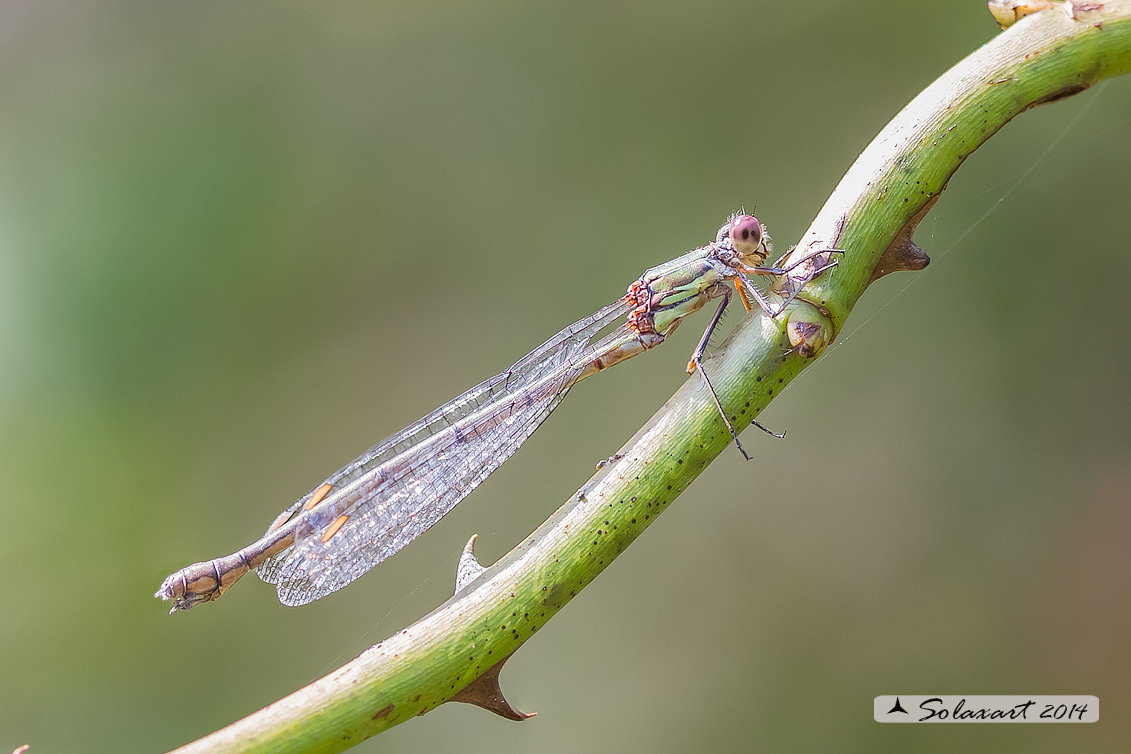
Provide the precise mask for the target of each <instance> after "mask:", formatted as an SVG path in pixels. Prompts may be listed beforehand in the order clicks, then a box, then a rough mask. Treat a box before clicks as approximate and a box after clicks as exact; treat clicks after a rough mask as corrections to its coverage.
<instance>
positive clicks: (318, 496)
mask: <svg viewBox="0 0 1131 754" xmlns="http://www.w3.org/2000/svg"><path fill="white" fill-rule="evenodd" d="M332 489H334V485H332V484H330V483H329V482H326V484H324V485H322V486H321V487H319V488H318V489H316V490H315V491H314V494H313V495H311V496H310V499H309V500H307V501H306V505H304V506H302V509H303V510H304V511H308V510H310V509H311V508H313V507H314V506H316V505H318V504H319V503H321V502H322V501H323V500H324V499H325V498H326V496H327V495H329V494H330V490H332Z"/></svg>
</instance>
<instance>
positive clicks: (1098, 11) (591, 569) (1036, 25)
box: [178, 0, 1131, 752]
mask: <svg viewBox="0 0 1131 754" xmlns="http://www.w3.org/2000/svg"><path fill="white" fill-rule="evenodd" d="M997 5H1001V3H1000V2H997ZM1010 5H1011V7H1012V6H1019V5H1022V4H1019V3H1012V4H1010ZM1045 5H1048V3H1045ZM1054 5H1056V7H1054V8H1052V9H1051V10H1045V11H1043V12H1039V13H1035V14H1033V15H1028V16H1025V17H1024V18H1021V20H1020V21H1018V22H1017V23H1015V24H1013V25H1012V26H1011V27H1010V28H1009V29H1008V30H1006V31H1005V32H1004V33H1002V34H1001V35H999V36H998V37H997V38H995V39H994V40H992V41H991V42H990V43H988V44H987V45H985V46H984V47H982V48H981V49H980V50H977V51H976V52H974V53H973V54H972V55H970V56H969V57H968V58H966V59H965V60H963V61H962V62H961V63H959V64H958V65H956V66H955V67H954V68H952V69H951V70H950V71H948V72H947V73H946V74H944V75H943V76H942V77H941V78H939V79H938V80H937V81H936V82H935V83H933V84H932V85H931V86H930V87H928V88H927V89H926V90H925V91H924V92H923V93H922V94H920V95H919V96H918V97H916V98H915V100H914V101H912V102H911V103H910V104H909V105H908V106H907V107H906V108H904V110H903V111H902V112H901V113H899V114H898V115H897V116H896V117H895V118H894V119H893V120H892V121H891V122H890V123H889V124H888V125H887V127H885V128H884V130H883V131H882V132H881V133H880V134H879V136H877V137H876V139H875V140H874V141H873V142H872V144H871V145H870V146H869V147H868V148H867V149H866V150H865V151H864V153H863V154H861V155H860V157H859V159H857V161H856V163H855V164H854V165H853V166H852V168H851V169H850V170H849V171H848V173H847V174H846V175H845V176H844V178H843V180H841V182H840V184H839V185H838V186H837V188H836V190H835V191H834V192H833V194H832V196H831V197H830V198H829V200H828V201H827V202H826V204H825V206H824V207H823V208H822V209H821V211H820V213H819V214H818V215H817V217H816V219H815V220H814V221H813V224H812V225H811V226H810V228H809V230H808V231H807V232H806V234H805V235H804V236H803V238H802V242H801V243H800V244H799V246H798V251H799V252H805V251H807V250H809V249H816V248H822V247H824V248H829V247H836V248H839V249H843V250H845V254H844V255H843V259H841V260H840V264H839V267H837V268H836V270H835V271H834V274H826V275H824V276H822V277H820V278H819V279H818V280H816V281H815V282H814V283H812V284H810V285H809V286H808V287H807V288H806V289H805V290H804V291H803V292H802V293H801V295H800V296H799V297H798V299H797V300H796V301H795V302H794V304H793V305H791V307H790V308H789V309H788V310H787V312H786V313H785V314H784V315H782V316H781V317H779V318H778V319H770V318H768V317H766V316H764V315H761V314H759V313H755V315H753V316H750V317H747V318H746V319H744V320H743V321H742V322H741V323H740V324H739V326H738V328H737V329H736V331H735V332H734V333H733V335H732V336H731V337H730V338H729V339H728V340H727V342H726V343H725V344H723V346H722V347H721V348H720V349H719V351H718V353H717V354H716V356H715V358H714V359H712V360H711V362H710V370H711V375H712V382H713V383H714V385H715V387H716V390H717V391H718V392H719V394H720V396H722V398H723V401H724V404H725V405H726V406H727V407H728V410H729V412H730V413H731V414H732V416H733V419H734V421H735V423H736V424H738V425H745V424H748V423H749V421H750V420H752V419H753V418H754V417H755V416H757V414H758V412H759V411H761V410H762V409H763V408H764V407H765V406H766V405H767V404H768V403H769V402H770V401H771V400H773V398H774V397H775V396H776V395H777V394H778V393H780V392H781V388H782V387H783V386H784V385H785V384H786V383H788V382H789V381H790V380H792V379H793V378H794V377H795V376H796V375H797V374H798V373H799V372H800V371H801V370H802V369H803V368H805V367H806V366H807V365H808V364H810V363H811V362H812V360H813V358H814V357H815V356H816V355H818V354H819V353H820V352H821V350H822V349H823V348H824V347H825V346H826V345H827V344H828V343H829V342H830V341H831V340H832V339H833V337H835V334H836V333H837V332H838V331H839V329H840V327H841V326H842V325H843V323H844V320H845V318H846V317H847V316H848V314H849V312H851V310H852V307H853V306H854V305H855V303H856V301H857V300H858V299H859V298H860V296H861V294H862V293H863V292H864V290H865V288H867V286H868V285H869V284H870V283H871V281H872V280H875V279H877V278H878V277H880V276H882V275H884V274H887V273H888V272H891V271H894V270H900V269H922V267H924V266H925V265H926V261H927V260H926V255H925V254H923V253H922V251H921V250H919V249H918V248H917V247H916V246H915V245H914V244H913V243H912V242H911V236H912V234H913V232H914V229H915V226H916V225H917V224H918V222H919V220H921V219H922V217H923V215H924V214H925V213H926V212H927V211H928V210H929V209H930V206H931V204H932V203H933V202H934V200H935V199H937V197H938V195H939V193H940V192H941V191H942V190H943V189H944V188H945V186H946V183H947V181H948V180H949V178H950V176H951V175H952V174H953V173H954V171H955V170H956V169H957V168H958V166H959V165H961V164H962V162H963V160H965V159H966V157H967V156H968V155H970V154H971V153H972V152H973V151H974V150H975V149H977V148H978V147H979V146H980V145H981V144H982V143H983V142H985V141H986V139H988V138H989V137H990V136H991V135H993V134H994V133H995V132H996V131H997V130H998V129H1000V128H1001V127H1002V126H1003V125H1005V124H1006V123H1007V122H1009V120H1010V119H1012V118H1013V117H1014V116H1015V115H1017V114H1019V113H1021V112H1023V111H1025V110H1027V109H1029V108H1031V107H1034V106H1036V105H1039V104H1042V103H1045V102H1051V101H1054V100H1057V99H1060V98H1063V97H1066V96H1069V95H1071V94H1075V93H1077V92H1080V91H1082V90H1084V89H1086V88H1087V87H1089V86H1091V85H1093V84H1095V83H1097V82H1098V81H1100V80H1102V79H1105V78H1108V77H1111V76H1115V75H1118V74H1121V73H1125V72H1127V71H1128V70H1131V0H1120V1H1119V2H1106V3H1103V4H1102V5H1100V4H1097V3H1088V4H1085V3H1080V2H1077V3H1074V4H1073V3H1063V4H1054ZM1015 15H1016V16H1017V17H1020V15H1022V14H1020V13H1017V14H1015ZM729 443H730V435H729V434H728V432H727V430H726V428H725V427H724V425H723V423H722V421H721V420H720V419H719V417H718V415H717V414H716V411H715V408H714V405H713V404H712V402H711V400H710V398H709V396H708V394H707V391H706V389H705V388H704V386H703V383H702V380H700V379H699V378H698V377H697V376H693V377H692V378H691V379H689V380H688V381H687V382H686V383H685V384H684V385H683V386H682V387H681V388H680V389H679V390H678V391H677V392H676V393H675V395H674V396H673V397H672V398H671V399H670V400H669V401H668V402H667V403H666V404H665V405H664V406H663V408H661V409H660V411H659V412H657V413H656V415H655V416H653V417H652V418H651V419H650V420H649V421H648V423H647V424H645V426H644V427H643V428H641V429H640V431H638V432H637V433H636V434H635V435H634V436H633V437H632V439H630V440H629V441H628V442H627V443H626V444H625V446H624V447H623V448H622V449H621V451H620V453H618V455H617V456H616V457H615V458H614V459H613V460H612V461H611V462H610V463H609V464H607V465H606V466H605V467H604V468H602V469H600V470H599V471H598V473H597V474H596V475H595V476H594V477H593V478H592V479H591V480H590V481H589V482H588V483H587V484H586V485H585V487H583V488H582V490H581V491H580V492H579V493H577V494H576V495H575V496H574V497H573V498H571V499H570V500H569V501H568V502H567V503H566V504H565V505H563V506H562V507H561V508H560V509H559V510H558V511H556V512H555V513H554V514H553V515H552V516H551V517H550V518H549V520H547V521H546V522H545V523H544V524H543V525H542V526H540V527H539V528H538V529H537V530H536V531H535V532H533V533H532V534H531V535H530V536H529V537H528V538H527V539H526V540H525V541H523V542H522V543H521V544H520V545H518V546H517V547H516V548H515V549H514V550H512V551H511V552H510V553H509V554H507V555H506V557H504V558H503V559H502V560H500V561H499V562H498V563H496V564H495V565H494V566H491V567H490V568H487V569H482V568H481V567H479V566H478V564H477V563H475V562H474V561H473V556H471V555H470V543H469V554H466V555H465V556H464V558H462V559H461V568H460V572H461V577H460V580H459V582H458V583H457V591H456V594H455V595H454V596H453V597H452V598H451V599H450V600H448V601H447V602H446V603H444V604H443V605H441V606H440V607H438V608H437V609H436V610H434V611H433V612H431V613H430V614H429V615H427V616H425V617H424V618H422V619H420V620H419V621H417V622H416V623H414V624H413V625H411V626H409V627H407V628H405V629H404V630H402V631H400V632H398V633H397V634H395V635H394V636H391V637H389V638H388V639H386V640H384V641H382V642H381V643H379V644H377V645H376V646H374V647H372V648H370V649H369V650H367V651H365V652H364V653H362V654H361V655H360V656H359V657H357V658H356V659H355V660H353V661H351V662H350V663H348V664H347V665H345V666H344V667H342V668H340V669H339V670H337V671H335V672H334V673H331V674H330V675H328V676H326V677H324V678H322V679H319V680H318V681H315V682H314V683H312V684H310V685H309V686H307V687H305V688H303V689H301V690H299V691H297V692H295V693H294V694H292V695H290V696H288V697H286V698H284V699H281V700H280V701H278V702H275V703H274V704H271V705H269V706H268V707H266V708H264V709H262V710H260V711H259V712H256V713H254V714H252V715H250V716H249V717H247V718H244V719H243V720H240V721H239V722H237V723H234V724H232V725H230V726H228V727H227V728H224V729H222V730H220V731H217V732H216V733H213V734H211V735H210V736H207V737H205V738H203V739H200V740H199V741H196V742H195V743H192V744H189V745H187V746H185V747H183V748H182V749H178V751H180V752H205V751H207V752H260V751H272V752H308V751H319V752H332V751H341V750H343V749H346V748H348V747H350V746H352V745H353V744H356V743H358V742H360V741H362V740H364V739H366V738H368V737H370V736H373V735H375V734H376V733H379V732H381V731H382V730H384V729H386V728H388V727H391V726H393V725H396V724H398V723H401V722H404V721H405V720H408V719H410V718H412V717H414V716H416V715H421V714H424V713H426V712H428V711H429V710H432V709H434V708H435V707H437V706H439V705H440V704H442V703H443V702H445V701H452V700H457V701H468V702H471V703H476V704H480V705H481V706H485V707H487V708H489V709H492V711H495V712H498V713H500V714H503V715H505V716H507V717H511V718H512V719H520V718H521V717H523V715H522V713H518V712H515V711H514V710H513V709H512V708H511V707H510V705H508V704H507V703H506V700H505V699H503V698H502V694H501V692H500V691H499V688H498V672H499V669H500V668H501V666H502V663H503V662H504V661H505V660H506V659H507V658H508V657H510V655H511V654H513V653H514V651H515V650H516V649H518V648H519V647H520V646H521V645H522V644H523V643H524V642H525V641H526V640H527V639H529V638H530V637H531V636H533V635H534V633H535V632H537V631H538V630H540V629H541V628H542V626H544V625H545V623H546V621H548V620H549V619H550V618H551V617H553V615H554V614H555V613H556V612H557V611H559V610H560V609H561V608H562V607H563V606H565V604H566V603H567V602H569V601H570V599H572V598H573V597H574V596H575V595H576V594H577V593H578V592H579V591H581V589H583V588H584V587H585V586H586V585H587V584H588V583H589V582H591V581H592V580H593V579H594V578H595V577H596V576H597V574H599V573H600V572H601V571H602V570H604V568H605V567H606V566H607V565H608V564H609V563H611V562H612V560H613V559H614V558H616V556H617V555H618V554H619V553H620V552H621V551H622V550H624V549H625V548H626V547H627V546H628V545H629V544H630V543H631V542H632V541H633V540H634V539H635V538H636V537H637V536H638V535H639V534H640V533H641V532H642V531H643V530H644V529H645V528H646V527H647V526H648V524H649V523H651V522H652V521H653V520H654V519H655V517H656V516H658V515H659V514H660V513H661V512H662V511H663V510H664V509H665V508H666V507H667V506H668V505H669V504H670V503H671V502H672V501H673V500H674V499H675V498H676V496H677V495H679V493H680V492H682V491H683V490H684V489H686V488H687V486H688V485H689V484H690V483H691V482H692V480H694V479H695V477H696V476H698V474H699V472H700V471H702V470H703V468H705V467H706V466H707V464H708V463H710V462H711V460H713V459H714V458H715V456H717V455H718V454H719V453H721V452H722V451H724V450H725V449H726V448H727V447H728V445H729Z"/></svg>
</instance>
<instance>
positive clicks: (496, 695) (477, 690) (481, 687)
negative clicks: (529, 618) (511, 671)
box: [448, 537, 538, 721]
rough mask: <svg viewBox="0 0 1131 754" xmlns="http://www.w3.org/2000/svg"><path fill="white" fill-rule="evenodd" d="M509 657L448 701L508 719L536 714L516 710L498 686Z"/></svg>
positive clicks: (518, 718)
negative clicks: (471, 705)
mask: <svg viewBox="0 0 1131 754" xmlns="http://www.w3.org/2000/svg"><path fill="white" fill-rule="evenodd" d="M472 539H474V537H472ZM510 658H511V656H510V655H507V656H506V657H504V658H503V659H501V660H499V661H498V662H497V663H495V664H494V665H492V666H491V668H490V669H489V670H488V671H487V672H486V673H484V674H483V675H481V676H479V677H478V678H476V679H475V680H474V681H472V682H471V683H470V684H468V685H467V686H464V687H463V688H462V689H461V690H460V691H459V692H458V693H457V694H456V695H455V696H453V697H452V698H451V699H449V700H448V701H450V702H463V703H464V704H474V705H475V706H476V707H482V708H483V709H485V710H487V711H488V712H494V713H495V714H496V715H498V716H499V717H505V718H506V719H508V720H516V721H517V720H527V719H529V718H531V717H534V716H535V715H537V714H538V713H537V712H520V711H518V710H516V709H515V708H514V707H512V706H511V703H510V702H508V701H507V699H506V697H505V696H503V690H502V689H501V688H500V687H499V672H500V671H501V670H502V669H503V663H504V662H506V661H507V660H509V659H510Z"/></svg>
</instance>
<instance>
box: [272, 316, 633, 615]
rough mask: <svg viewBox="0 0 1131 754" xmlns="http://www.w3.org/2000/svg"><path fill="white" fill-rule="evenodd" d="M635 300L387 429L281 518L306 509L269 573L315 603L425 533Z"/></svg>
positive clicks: (546, 405) (504, 455)
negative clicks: (317, 499) (325, 489)
mask: <svg viewBox="0 0 1131 754" xmlns="http://www.w3.org/2000/svg"><path fill="white" fill-rule="evenodd" d="M632 308H633V304H632V303H630V302H628V301H625V300H624V299H621V300H619V301H617V302H615V303H613V304H610V305H609V306H606V307H605V308H604V309H601V310H600V311H598V312H596V313H595V314H592V315H590V316H589V317H586V318H585V319H582V320H579V321H578V322H575V323H574V324H572V325H570V326H569V327H567V328H565V329H564V330H562V331H561V332H559V333H558V334H556V335H555V336H554V337H552V338H550V339H549V340H547V341H546V342H545V343H543V344H542V345H541V346H539V347H538V348H536V349H534V350H533V351H531V352H530V353H529V354H527V355H526V356H524V357H523V358H522V359H521V360H519V361H518V362H517V363H516V364H515V365H514V366H512V367H511V368H510V369H509V370H507V371H506V372H503V373H501V374H498V375H495V376H494V377H492V378H490V379H488V380H486V381H484V382H482V383H480V384H479V385H476V386H475V387H474V388H472V389H471V390H469V391H467V392H466V393H464V394H463V395H460V396H458V397H457V398H455V399H453V400H452V401H449V402H448V403H446V404H444V405H443V406H441V407H439V408H437V409H436V410H435V411H433V412H431V413H430V414H428V415H427V416H425V417H423V418H422V419H420V420H419V421H417V422H414V423H413V424H411V425H410V426H408V427H406V428H405V429H403V430H401V431H400V432H398V433H396V434H395V435H392V436H391V437H389V438H387V439H386V440H384V441H383V442H381V443H380V444H378V445H376V446H375V447H373V448H372V449H370V450H369V451H368V452H366V453H365V454H364V455H362V456H361V457H360V458H358V459H357V460H356V461H354V462H353V463H351V464H349V465H348V466H346V467H345V468H343V469H341V470H340V471H338V472H337V473H336V474H334V475H332V476H331V477H330V478H329V479H327V480H326V481H327V483H329V484H330V485H332V487H333V489H334V491H333V492H331V493H330V494H328V495H327V496H326V499H325V500H324V501H323V502H321V503H319V504H318V505H317V506H315V507H313V508H312V509H311V510H308V511H304V510H303V507H304V506H305V505H306V502H307V501H308V500H309V499H310V498H311V496H312V495H313V494H315V492H316V491H317V490H318V489H319V488H315V490H312V491H311V492H310V493H308V494H307V495H304V496H303V497H302V498H300V499H299V500H298V501H296V502H295V504H294V505H292V506H291V507H290V508H288V510H287V511H285V512H284V515H281V516H280V517H279V518H278V519H276V522H275V523H274V524H273V525H272V527H275V526H278V525H280V524H281V523H282V522H283V521H285V520H286V519H287V518H292V517H294V516H296V515H297V516H299V518H298V520H297V522H296V530H295V544H294V545H293V546H292V547H291V548H290V549H289V550H285V551H283V552H281V553H279V554H278V555H275V556H274V557H273V558H271V559H269V560H268V561H266V562H264V563H263V564H262V565H261V566H260V567H259V569H258V573H259V574H260V576H261V578H263V579H264V580H265V581H268V582H271V583H277V585H278V587H277V589H278V594H279V600H280V601H281V602H283V603H284V604H287V605H302V604H306V603H307V602H311V601H313V600H316V599H318V598H319V597H322V596H324V595H326V594H329V593H330V592H333V591H335V590H337V589H340V588H341V587H343V586H345V585H346V584H348V583H350V582H351V581H353V580H354V579H356V578H358V577H359V576H361V575H362V574H364V573H365V572H366V571H368V570H369V569H371V568H373V567H374V566H375V565H377V564H378V563H380V562H381V561H382V560H384V559H385V558H387V557H389V556H390V555H392V554H393V553H395V552H397V551H398V550H400V549H401V548H402V547H404V546H405V545H407V544H408V543H409V542H411V541H412V540H413V539H415V538H416V537H418V536H420V534H422V533H423V532H424V531H426V530H427V529H428V528H429V527H431V526H432V525H433V524H435V523H436V522H437V521H439V520H440V518H442V517H443V516H444V515H445V514H446V513H447V512H448V511H450V510H451V509H452V508H453V507H455V505H456V504H457V503H459V502H460V501H461V500H463V499H464V498H465V497H466V496H467V495H469V494H470V493H471V491H472V490H474V489H475V487H476V486H478V485H479V483H481V482H482V481H483V480H484V479H486V478H487V477H488V476H489V475H490V474H491V472H493V471H494V470H495V469H496V468H498V467H499V465H501V464H502V463H503V462H504V461H506V460H507V459H508V458H510V456H511V455H513V454H514V452H515V451H516V450H517V449H518V447H519V446H520V445H521V444H522V443H523V442H524V441H525V440H526V439H527V438H528V437H529V436H530V435H531V434H533V432H534V430H536V429H537V428H538V426H539V425H540V424H541V423H542V422H543V421H544V420H545V419H546V417H547V416H548V415H549V414H550V412H551V411H553V409H554V408H555V407H556V406H557V405H558V403H559V402H560V401H561V400H562V398H564V397H565V394H566V392H567V391H568V390H569V387H570V385H572V384H573V382H574V381H575V380H576V378H577V376H578V374H580V371H581V370H583V369H584V366H585V364H586V363H588V356H587V354H588V353H589V351H588V350H587V349H589V346H590V343H591V342H592V340H593V338H594V337H595V336H596V335H597V334H598V333H599V332H600V331H601V330H603V329H604V328H605V327H607V326H609V325H610V324H612V323H613V322H614V321H615V320H617V319H618V318H620V317H622V316H624V315H625V314H627V313H628V312H629V311H631V310H632ZM616 337H618V336H617V333H613V334H612V335H610V336H609V337H608V338H606V339H605V341H610V340H615V339H616ZM605 341H602V342H603V343H604V342H605ZM320 487H321V485H320ZM288 513H289V515H287V514H288Z"/></svg>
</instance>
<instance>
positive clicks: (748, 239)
mask: <svg viewBox="0 0 1131 754" xmlns="http://www.w3.org/2000/svg"><path fill="white" fill-rule="evenodd" d="M730 240H731V243H733V244H734V248H735V250H736V251H738V253H739V254H742V255H743V256H746V255H747V254H751V255H754V256H761V254H762V223H760V222H758V218H756V217H754V215H739V216H738V217H736V218H734V220H732V221H731V224H730Z"/></svg>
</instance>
